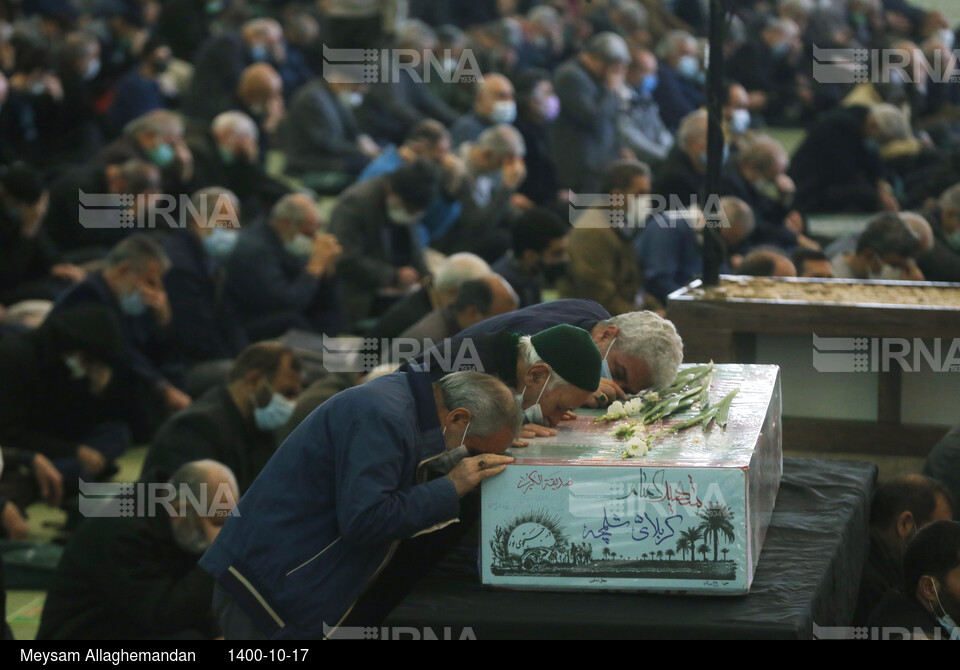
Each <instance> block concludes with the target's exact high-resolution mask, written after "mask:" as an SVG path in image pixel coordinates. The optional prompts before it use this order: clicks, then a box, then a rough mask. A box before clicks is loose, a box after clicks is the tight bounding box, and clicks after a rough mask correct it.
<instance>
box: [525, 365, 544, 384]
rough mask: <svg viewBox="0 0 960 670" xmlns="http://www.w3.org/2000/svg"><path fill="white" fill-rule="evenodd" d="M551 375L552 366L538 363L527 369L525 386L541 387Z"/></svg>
mask: <svg viewBox="0 0 960 670" xmlns="http://www.w3.org/2000/svg"><path fill="white" fill-rule="evenodd" d="M549 375H550V366H549V365H547V364H546V363H536V364H534V365H531V366H530V367H529V368H527V374H526V376H525V377H524V379H523V381H524V385H525V386H540V385H541V384H543V383H544V382H545V381H546V380H547V377H548V376H549Z"/></svg>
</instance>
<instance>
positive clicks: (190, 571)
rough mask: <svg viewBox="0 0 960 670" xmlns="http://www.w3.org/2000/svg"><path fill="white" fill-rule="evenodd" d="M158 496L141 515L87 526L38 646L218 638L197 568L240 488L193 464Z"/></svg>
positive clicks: (63, 562)
mask: <svg viewBox="0 0 960 670" xmlns="http://www.w3.org/2000/svg"><path fill="white" fill-rule="evenodd" d="M154 486H156V485H154ZM169 493H172V496H169V495H167V494H169ZM156 498H157V499H156V501H155V502H154V504H155V505H156V508H155V509H150V510H146V511H147V514H144V515H142V516H124V515H121V513H120V512H117V513H115V514H113V515H111V516H102V517H99V518H93V519H89V520H88V521H87V522H86V523H84V524H82V525H81V526H80V527H79V529H78V530H77V531H76V532H75V533H74V534H73V536H72V537H71V538H70V542H69V543H68V544H67V548H66V549H65V550H64V552H63V557H62V558H61V559H60V564H59V565H58V566H57V573H56V575H55V576H54V578H53V583H52V584H51V586H50V590H49V592H48V593H47V601H46V604H45V605H44V608H43V617H42V618H41V620H40V630H39V631H38V632H37V639H39V640H105V639H113V640H144V639H154V640H157V639H167V640H203V639H207V640H212V639H213V638H215V637H217V636H219V634H220V631H219V630H218V629H217V625H216V623H215V621H214V618H213V616H212V612H211V602H212V601H213V580H212V579H210V576H209V575H207V573H205V572H204V571H203V570H202V569H200V568H199V567H198V566H197V561H198V560H199V558H200V555H201V554H203V552H204V551H205V550H206V548H207V547H208V546H210V544H212V543H213V540H214V539H215V538H216V537H217V535H218V534H219V532H220V529H221V528H222V527H223V524H224V522H225V521H226V519H227V515H228V514H229V512H230V511H231V510H232V509H233V508H234V507H235V506H236V503H237V500H238V499H239V498H240V494H239V492H238V491H237V481H236V479H235V478H234V476H233V473H232V472H230V469H229V468H227V467H225V466H224V465H222V464H220V463H217V462H216V461H195V462H192V463H188V464H186V465H184V466H182V467H181V468H180V469H178V470H177V472H176V473H174V475H173V477H172V478H171V479H170V481H169V482H168V483H167V484H166V486H165V487H164V490H163V491H161V492H159V493H158V495H157V496H156ZM150 500H152V499H150V498H148V501H147V504H149V501H150ZM193 501H198V502H199V503H200V504H199V507H200V509H198V505H197V503H195V502H193ZM105 504H109V503H105Z"/></svg>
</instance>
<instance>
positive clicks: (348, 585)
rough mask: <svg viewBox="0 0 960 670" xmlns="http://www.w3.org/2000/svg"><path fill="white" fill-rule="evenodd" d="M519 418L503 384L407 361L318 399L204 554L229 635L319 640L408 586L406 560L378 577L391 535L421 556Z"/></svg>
mask: <svg viewBox="0 0 960 670" xmlns="http://www.w3.org/2000/svg"><path fill="white" fill-rule="evenodd" d="M520 421H521V415H520V410H519V407H518V406H517V403H516V402H515V400H514V398H513V395H512V392H511V390H510V389H508V388H507V387H506V386H505V385H504V384H503V383H502V382H500V381H498V380H497V379H495V378H494V377H491V376H488V375H484V374H481V373H479V372H471V371H467V372H456V373H453V374H450V375H447V376H445V377H443V378H442V379H439V380H432V379H431V376H430V374H429V373H427V372H425V371H423V370H421V369H419V368H413V367H412V368H411V369H409V370H407V371H405V372H397V373H393V374H389V375H386V376H383V377H379V378H377V379H374V380H371V381H369V382H367V383H365V384H362V385H360V386H356V387H353V388H350V389H347V390H345V391H342V392H341V393H338V394H337V395H335V396H333V397H332V398H330V399H329V400H327V401H326V402H325V403H324V404H322V405H321V406H320V407H319V408H318V409H317V410H316V411H314V412H313V413H312V414H311V415H310V416H309V417H308V418H307V419H306V420H305V421H304V422H303V423H301V424H300V426H299V427H298V428H297V429H296V430H295V431H293V433H291V434H290V436H289V437H288V438H287V440H286V442H284V444H283V446H282V447H281V448H280V449H279V450H278V451H277V453H276V455H275V456H274V458H272V459H271V460H270V462H269V463H268V464H267V465H266V467H265V468H264V469H263V471H262V472H261V473H260V476H259V477H257V479H256V481H254V483H253V486H251V487H250V489H249V490H248V491H247V493H246V494H245V495H244V497H243V501H242V503H241V504H240V506H239V507H238V509H237V514H235V515H233V516H231V517H230V518H229V519H228V520H227V523H226V525H225V526H224V529H223V532H222V533H221V534H220V535H219V536H218V537H217V539H216V541H215V542H214V543H213V545H212V546H211V547H210V549H209V550H208V551H207V553H206V554H205V555H204V557H203V558H202V559H201V566H202V567H203V568H204V569H205V570H207V571H208V572H210V574H212V575H213V576H214V578H215V579H216V580H217V585H216V588H215V592H214V610H215V611H216V613H217V615H218V617H219V620H220V627H221V630H222V631H223V634H224V636H225V637H226V638H227V639H265V638H269V639H274V640H280V639H303V638H314V639H316V638H320V637H335V636H336V629H337V628H338V627H339V626H341V625H343V626H353V625H378V624H379V623H380V620H381V619H382V617H383V616H385V614H386V611H382V610H381V608H382V607H383V605H384V600H383V598H382V597H381V596H382V594H383V590H384V589H387V590H389V589H390V588H391V587H395V586H396V585H397V584H400V585H401V588H409V587H410V586H411V585H412V583H413V582H414V581H415V578H416V577H419V576H421V574H422V571H423V562H420V563H418V562H414V561H409V560H405V561H404V564H405V565H407V564H409V565H411V570H412V572H413V574H406V575H397V574H394V573H389V572H387V573H384V574H390V579H389V580H387V581H388V582H389V583H384V581H382V580H379V579H377V577H378V575H380V574H381V571H382V570H383V568H384V567H385V566H387V564H388V563H389V561H390V560H391V559H392V558H393V557H394V556H395V553H394V552H395V550H396V549H397V543H398V542H399V543H400V544H399V552H400V553H401V554H403V553H404V552H410V551H412V552H413V553H416V551H417V548H418V547H419V548H423V547H425V546H428V545H429V542H430V536H429V534H431V533H433V532H435V531H437V530H440V529H441V528H444V527H445V526H447V525H449V524H450V523H453V522H455V521H457V520H458V517H459V516H460V514H461V505H460V498H462V497H463V496H464V495H466V494H467V493H469V492H470V491H472V490H474V489H475V488H476V487H477V486H478V485H479V484H480V482H481V481H483V480H484V479H486V478H488V477H492V476H495V475H497V474H499V473H501V472H503V470H504V468H505V466H506V465H507V464H508V463H510V462H511V461H512V460H513V459H511V458H509V457H506V456H503V455H501V454H503V452H504V450H506V448H507V447H509V446H510V444H511V443H512V442H513V440H514V438H515V437H516V436H517V433H518V431H519V429H520ZM457 460H459V462H457V463H456V465H454V466H453V467H452V468H451V467H450V465H451V464H452V463H454V462H456V461H457ZM440 461H446V462H445V463H444V464H442V465H441V464H439V463H438V462H440ZM431 464H433V465H435V467H430V466H431ZM444 473H445V474H444ZM431 475H434V476H433V477H431ZM436 475H442V476H436ZM414 536H417V537H414ZM421 543H427V545H424V544H421ZM436 558H437V557H436V556H432V557H431V556H424V557H423V559H424V562H428V561H430V560H431V559H432V560H436ZM388 570H389V568H388ZM351 612H353V617H349V616H348V615H350V613H351Z"/></svg>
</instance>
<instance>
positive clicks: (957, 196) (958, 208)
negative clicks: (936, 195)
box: [937, 184, 960, 212]
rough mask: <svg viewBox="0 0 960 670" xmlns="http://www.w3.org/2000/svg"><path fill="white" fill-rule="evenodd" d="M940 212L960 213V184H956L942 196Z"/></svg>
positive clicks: (939, 201)
mask: <svg viewBox="0 0 960 670" xmlns="http://www.w3.org/2000/svg"><path fill="white" fill-rule="evenodd" d="M937 202H938V204H939V205H940V211H948V212H960V184H954V185H953V186H951V187H950V188H948V189H947V190H946V191H944V192H943V193H941V194H940V199H939V200H938V201H937Z"/></svg>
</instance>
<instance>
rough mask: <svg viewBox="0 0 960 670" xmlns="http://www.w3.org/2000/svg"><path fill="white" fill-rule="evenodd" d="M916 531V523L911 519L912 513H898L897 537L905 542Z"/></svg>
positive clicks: (908, 511) (907, 511)
mask: <svg viewBox="0 0 960 670" xmlns="http://www.w3.org/2000/svg"><path fill="white" fill-rule="evenodd" d="M917 530H918V528H917V522H916V520H915V519H914V518H913V512H911V511H910V510H905V511H903V512H900V516H898V517H897V535H899V536H900V538H901V539H903V540H907V539H909V538H910V537H911V536H913V535H914V533H916V532H917Z"/></svg>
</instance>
